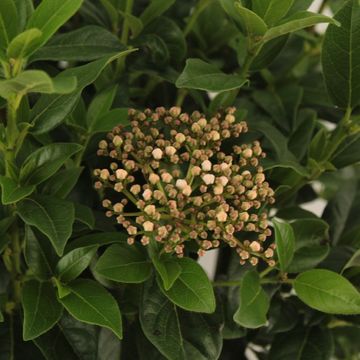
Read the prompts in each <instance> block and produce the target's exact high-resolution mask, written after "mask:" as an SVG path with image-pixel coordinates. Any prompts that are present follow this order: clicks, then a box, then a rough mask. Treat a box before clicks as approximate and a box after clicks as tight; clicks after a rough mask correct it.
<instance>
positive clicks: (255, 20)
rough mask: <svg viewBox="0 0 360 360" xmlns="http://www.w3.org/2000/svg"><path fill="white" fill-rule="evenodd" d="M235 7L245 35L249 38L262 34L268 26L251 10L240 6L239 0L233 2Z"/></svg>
mask: <svg viewBox="0 0 360 360" xmlns="http://www.w3.org/2000/svg"><path fill="white" fill-rule="evenodd" d="M235 9H236V11H237V13H238V15H239V19H240V21H241V27H242V29H243V31H244V33H245V35H247V36H250V37H251V38H254V37H257V36H263V35H264V34H265V33H266V31H267V29H268V27H267V25H266V24H265V22H264V21H263V20H262V19H261V17H259V16H258V15H257V14H256V13H254V12H253V11H251V10H249V9H247V8H246V7H244V6H242V5H241V4H240V3H239V2H236V3H235Z"/></svg>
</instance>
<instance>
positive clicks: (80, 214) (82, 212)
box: [74, 203, 95, 229]
mask: <svg viewBox="0 0 360 360" xmlns="http://www.w3.org/2000/svg"><path fill="white" fill-rule="evenodd" d="M74 207H75V220H76V221H79V222H81V223H82V224H84V225H86V226H87V227H88V228H89V229H93V228H94V226H95V217H94V214H93V211H92V209H91V208H89V207H88V206H85V205H82V204H79V203H74Z"/></svg>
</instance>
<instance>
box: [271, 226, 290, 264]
mask: <svg viewBox="0 0 360 360" xmlns="http://www.w3.org/2000/svg"><path fill="white" fill-rule="evenodd" d="M273 224H274V229H275V243H276V252H277V255H278V259H279V264H280V269H281V271H286V269H287V268H288V267H289V265H290V264H291V261H292V259H293V256H294V252H295V235H294V230H293V228H292V227H291V225H290V224H288V223H286V222H280V221H276V220H273Z"/></svg>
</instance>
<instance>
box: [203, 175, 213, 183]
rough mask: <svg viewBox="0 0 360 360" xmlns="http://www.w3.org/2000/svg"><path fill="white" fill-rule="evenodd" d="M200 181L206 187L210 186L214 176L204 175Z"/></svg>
mask: <svg viewBox="0 0 360 360" xmlns="http://www.w3.org/2000/svg"><path fill="white" fill-rule="evenodd" d="M202 179H203V181H204V183H205V184H206V185H211V184H213V183H214V182H215V175H213V174H205V175H203V176H202Z"/></svg>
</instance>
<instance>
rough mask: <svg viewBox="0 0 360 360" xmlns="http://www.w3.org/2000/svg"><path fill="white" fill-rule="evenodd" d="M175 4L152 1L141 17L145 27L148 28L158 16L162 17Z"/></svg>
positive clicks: (166, 1) (168, 1)
mask: <svg viewBox="0 0 360 360" xmlns="http://www.w3.org/2000/svg"><path fill="white" fill-rule="evenodd" d="M174 2H175V0H151V2H150V4H149V5H148V7H147V8H146V9H145V10H144V11H143V13H142V14H141V15H140V20H141V21H142V23H143V25H144V26H146V25H147V24H150V23H151V22H152V21H153V20H154V19H156V18H157V17H158V16H161V15H162V14H163V13H164V12H165V11H166V10H167V9H168V8H169V7H171V6H172V5H173V4H174Z"/></svg>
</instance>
